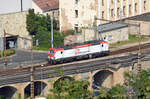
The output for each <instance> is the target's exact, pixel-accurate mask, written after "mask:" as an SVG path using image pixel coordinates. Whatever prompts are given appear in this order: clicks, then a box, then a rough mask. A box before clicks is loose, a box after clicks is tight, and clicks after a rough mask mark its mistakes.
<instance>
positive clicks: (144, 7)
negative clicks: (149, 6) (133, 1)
mask: <svg viewBox="0 0 150 99" xmlns="http://www.w3.org/2000/svg"><path fill="white" fill-rule="evenodd" d="M144 10H146V1H144Z"/></svg>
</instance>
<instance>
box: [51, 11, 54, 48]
mask: <svg viewBox="0 0 150 99" xmlns="http://www.w3.org/2000/svg"><path fill="white" fill-rule="evenodd" d="M51 45H52V46H51V47H52V48H53V47H54V38H53V12H52V16H51Z"/></svg>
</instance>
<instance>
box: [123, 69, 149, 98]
mask: <svg viewBox="0 0 150 99" xmlns="http://www.w3.org/2000/svg"><path fill="white" fill-rule="evenodd" d="M125 79H126V82H125V85H126V86H127V87H128V88H130V89H132V90H133V92H135V94H136V96H137V97H138V99H150V69H148V70H142V71H141V72H139V73H137V74H136V73H133V72H129V73H125Z"/></svg>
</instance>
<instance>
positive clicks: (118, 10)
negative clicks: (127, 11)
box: [117, 8, 120, 16]
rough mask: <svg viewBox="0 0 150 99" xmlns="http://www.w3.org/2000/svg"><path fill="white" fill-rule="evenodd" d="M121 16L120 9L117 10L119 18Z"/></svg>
mask: <svg viewBox="0 0 150 99" xmlns="http://www.w3.org/2000/svg"><path fill="white" fill-rule="evenodd" d="M119 15H120V8H117V16H119Z"/></svg>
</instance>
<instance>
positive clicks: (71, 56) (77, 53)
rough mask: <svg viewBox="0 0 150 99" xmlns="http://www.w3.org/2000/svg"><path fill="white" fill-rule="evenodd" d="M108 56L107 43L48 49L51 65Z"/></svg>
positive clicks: (93, 42)
mask: <svg viewBox="0 0 150 99" xmlns="http://www.w3.org/2000/svg"><path fill="white" fill-rule="evenodd" d="M108 54H109V44H108V42H107V41H103V40H100V41H99V40H96V41H88V42H84V43H82V44H81V43H80V44H73V45H69V46H64V47H60V48H50V49H49V52H48V59H49V62H50V63H51V64H56V63H57V62H60V63H62V62H64V61H66V60H75V59H82V58H85V57H88V58H93V57H96V56H101V55H108Z"/></svg>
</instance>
